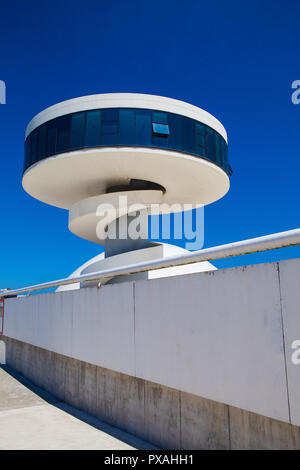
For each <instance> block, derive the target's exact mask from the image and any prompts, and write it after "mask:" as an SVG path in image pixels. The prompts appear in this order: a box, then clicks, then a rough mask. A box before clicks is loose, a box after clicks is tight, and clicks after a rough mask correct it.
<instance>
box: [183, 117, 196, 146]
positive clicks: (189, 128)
mask: <svg viewBox="0 0 300 470" xmlns="http://www.w3.org/2000/svg"><path fill="white" fill-rule="evenodd" d="M183 149H184V151H185V152H188V153H195V152H196V140H195V121H193V120H192V119H188V118H186V117H185V118H183Z"/></svg>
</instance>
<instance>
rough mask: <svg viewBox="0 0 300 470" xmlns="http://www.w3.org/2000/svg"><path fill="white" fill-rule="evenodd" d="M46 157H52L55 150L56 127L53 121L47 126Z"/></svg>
mask: <svg viewBox="0 0 300 470" xmlns="http://www.w3.org/2000/svg"><path fill="white" fill-rule="evenodd" d="M46 147H47V155H53V154H54V153H55V148H56V127H55V123H53V121H51V122H49V123H48V124H47V146H46Z"/></svg>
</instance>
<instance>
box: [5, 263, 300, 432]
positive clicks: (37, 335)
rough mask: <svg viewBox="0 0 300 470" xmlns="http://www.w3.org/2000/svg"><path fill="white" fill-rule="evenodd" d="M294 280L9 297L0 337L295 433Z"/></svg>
mask: <svg viewBox="0 0 300 470" xmlns="http://www.w3.org/2000/svg"><path fill="white" fill-rule="evenodd" d="M299 275H300V260H290V261H284V262H280V263H270V264H261V265H255V266H248V267H242V268H233V269H225V270H219V271H211V272H207V273H199V274H192V275H185V276H179V277H174V278H165V279H155V280H151V281H137V282H134V283H133V282H128V283H122V284H115V285H106V286H103V287H101V288H100V289H97V288H91V289H82V290H79V291H70V292H61V293H52V294H42V295H33V296H30V297H21V298H13V299H8V300H6V305H5V330H4V333H5V335H6V336H7V337H10V338H14V339H17V340H19V341H22V342H25V343H28V344H31V345H34V346H37V347H39V348H43V349H46V350H48V351H49V354H50V351H51V352H55V353H57V354H60V355H64V356H67V357H69V358H73V359H76V360H80V361H83V362H87V363H89V364H93V365H94V366H100V367H101V368H105V369H109V370H111V371H115V372H120V373H122V374H126V375H129V376H132V377H136V378H140V379H143V380H144V381H147V382H154V383H156V384H159V385H161V386H163V387H167V388H170V389H175V390H177V391H178V393H179V392H184V393H188V394H193V395H196V396H198V397H202V398H206V399H209V400H213V401H216V402H219V403H223V404H227V405H230V406H232V407H237V408H240V409H243V410H246V411H250V412H254V413H257V414H259V415H263V416H266V417H269V418H273V419H276V420H280V421H283V422H286V423H293V424H295V425H298V426H299V425H300V405H299V399H298V397H299V390H300V365H298V366H297V365H294V364H292V362H291V354H292V352H293V350H292V349H291V343H292V341H294V340H295V339H300V316H299V313H298V312H299V309H298V305H299V307H300V289H299V288H298V281H297V280H298V278H299ZM76 373H77V372H76V371H75V370H74V374H76ZM70 380H71V378H70Z"/></svg>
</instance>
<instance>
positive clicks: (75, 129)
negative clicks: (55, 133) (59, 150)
mask: <svg viewBox="0 0 300 470" xmlns="http://www.w3.org/2000/svg"><path fill="white" fill-rule="evenodd" d="M85 114H86V113H76V114H72V117H71V139H70V148H71V149H80V148H83V147H84V134H85Z"/></svg>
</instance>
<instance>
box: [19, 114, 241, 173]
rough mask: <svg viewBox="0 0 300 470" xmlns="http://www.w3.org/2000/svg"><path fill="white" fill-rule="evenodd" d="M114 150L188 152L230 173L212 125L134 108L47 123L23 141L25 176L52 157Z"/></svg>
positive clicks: (224, 150) (224, 146) (224, 147)
mask: <svg viewBox="0 0 300 470" xmlns="http://www.w3.org/2000/svg"><path fill="white" fill-rule="evenodd" d="M157 129H159V131H157ZM116 146H129V147H130V146H132V147H151V148H158V149H169V150H175V151H178V152H184V153H188V154H190V155H194V156H198V157H201V158H204V159H206V160H208V161H211V162H213V163H215V164H217V165H218V166H220V167H221V168H222V169H223V170H225V171H226V173H227V174H228V175H231V174H232V169H231V167H230V165H229V163H228V158H227V143H226V141H225V139H224V138H223V137H222V136H221V135H220V134H219V133H218V132H216V131H215V130H214V129H212V128H211V127H209V126H207V125H205V124H202V123H200V122H199V121H196V120H194V119H190V118H187V117H185V116H180V115H178V114H173V113H167V112H163V111H151V110H148V109H132V108H128V109H127V108H126V109H125V108H111V109H96V110H91V111H81V112H77V113H72V114H67V115H65V116H60V117H58V118H55V119H52V120H51V121H47V122H46V123H44V124H42V125H41V126H39V127H37V128H36V129H35V130H34V131H32V132H31V133H30V134H29V136H28V137H27V139H26V141H25V160H24V172H25V171H26V170H27V169H28V168H29V167H30V166H31V165H33V164H34V163H37V162H39V161H40V160H43V159H44V158H47V157H50V156H51V155H56V154H60V153H64V152H70V151H72V150H80V149H85V148H95V147H116Z"/></svg>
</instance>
